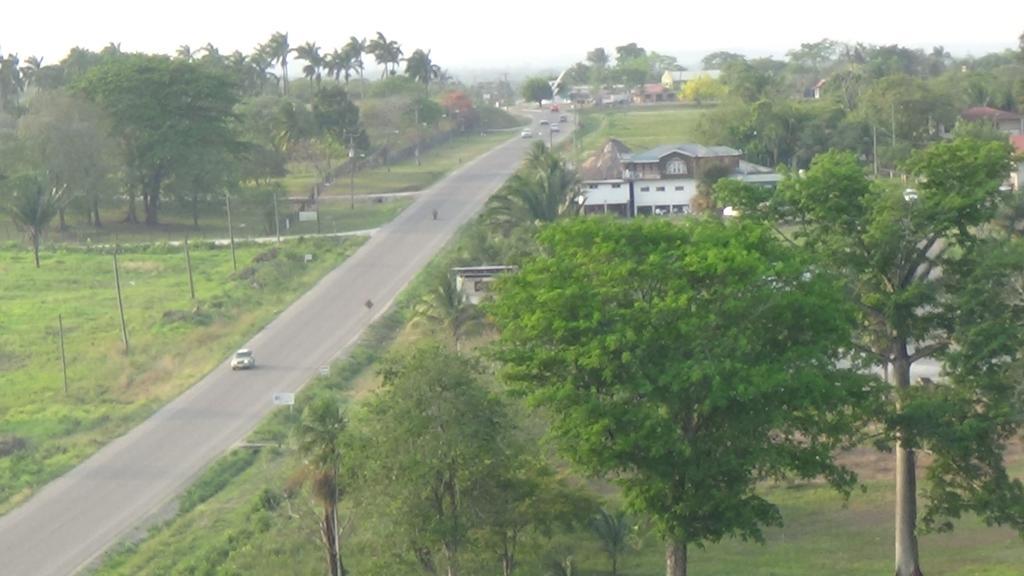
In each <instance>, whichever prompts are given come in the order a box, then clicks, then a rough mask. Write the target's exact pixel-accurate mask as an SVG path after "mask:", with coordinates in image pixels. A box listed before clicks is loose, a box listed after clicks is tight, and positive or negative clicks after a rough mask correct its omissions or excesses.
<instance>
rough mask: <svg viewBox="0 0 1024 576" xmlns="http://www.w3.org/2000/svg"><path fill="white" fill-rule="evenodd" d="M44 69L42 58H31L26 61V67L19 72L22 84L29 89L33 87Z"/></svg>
mask: <svg viewBox="0 0 1024 576" xmlns="http://www.w3.org/2000/svg"><path fill="white" fill-rule="evenodd" d="M42 69H43V59H42V58H39V57H37V56H29V57H28V58H26V59H25V65H24V66H22V67H21V68H19V72H21V78H22V82H23V83H24V86H25V88H28V87H29V86H31V85H32V82H33V80H35V78H36V75H37V74H38V73H39V71H40V70H42Z"/></svg>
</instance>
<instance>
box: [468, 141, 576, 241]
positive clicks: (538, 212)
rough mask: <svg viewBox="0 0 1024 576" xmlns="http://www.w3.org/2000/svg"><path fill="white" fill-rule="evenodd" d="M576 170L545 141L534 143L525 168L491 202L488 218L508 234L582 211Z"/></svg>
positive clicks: (487, 213)
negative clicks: (519, 228) (566, 163)
mask: <svg viewBox="0 0 1024 576" xmlns="http://www.w3.org/2000/svg"><path fill="white" fill-rule="evenodd" d="M578 194H579V181H578V178H577V176H576V173H575V171H573V170H571V169H569V168H568V167H567V166H566V165H565V162H563V161H562V159H561V158H559V157H558V156H557V155H555V154H553V153H552V152H551V151H550V150H548V149H547V147H546V146H545V145H544V143H543V142H536V143H534V145H533V147H532V148H531V149H530V153H529V154H528V156H527V158H526V160H525V161H524V163H523V167H522V168H521V169H520V170H519V171H517V172H516V173H515V174H513V175H512V177H511V178H509V179H508V180H507V181H506V182H505V184H504V185H503V186H502V187H501V189H500V190H499V191H498V193H497V194H495V195H494V196H493V197H492V198H491V199H490V200H489V201H488V202H487V208H486V210H485V217H486V218H487V219H488V220H490V221H491V223H492V224H494V225H495V226H497V227H498V228H499V229H500V230H502V231H504V232H508V231H510V230H511V229H513V228H516V227H518V226H521V225H524V224H525V225H534V224H538V223H543V222H553V221H554V220H556V219H558V218H559V217H561V216H563V215H566V214H575V213H576V211H577V210H578V209H579V205H578V203H577V201H576V200H577V198H578Z"/></svg>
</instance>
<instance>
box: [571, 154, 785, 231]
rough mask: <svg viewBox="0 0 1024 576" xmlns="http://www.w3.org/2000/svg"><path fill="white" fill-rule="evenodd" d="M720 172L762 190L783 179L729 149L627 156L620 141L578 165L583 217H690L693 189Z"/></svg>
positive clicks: (694, 192)
mask: <svg viewBox="0 0 1024 576" xmlns="http://www.w3.org/2000/svg"><path fill="white" fill-rule="evenodd" d="M712 170H717V171H720V172H724V174H725V175H724V176H723V177H725V178H734V179H736V180H740V181H743V182H748V183H750V184H755V185H760V186H775V185H776V184H777V183H778V182H779V181H780V180H781V179H782V177H781V176H780V175H779V174H777V173H775V172H774V171H773V170H771V169H770V168H766V167H764V166H759V165H757V164H753V163H751V162H747V161H746V160H743V154H742V153H741V152H740V151H739V150H735V149H733V148H729V147H727V146H701V145H700V144H669V145H665V146H659V147H657V148H653V149H651V150H646V151H643V152H638V153H631V152H630V150H629V148H628V147H626V146H625V145H624V144H623V143H622V142H620V141H618V140H614V139H612V140H609V141H608V143H607V144H605V146H604V148H603V149H602V150H601V151H600V152H599V153H598V154H596V155H595V156H593V157H591V158H589V159H588V160H587V161H585V162H584V163H583V164H582V165H581V166H580V177H581V180H582V199H583V200H582V203H583V213H584V214H618V215H619V216H625V217H634V216H644V215H652V216H653V215H669V214H688V213H690V212H691V210H692V209H693V198H694V197H695V196H696V195H697V186H698V183H699V182H700V181H701V178H702V177H704V176H705V175H706V174H707V173H708V172H709V171H712Z"/></svg>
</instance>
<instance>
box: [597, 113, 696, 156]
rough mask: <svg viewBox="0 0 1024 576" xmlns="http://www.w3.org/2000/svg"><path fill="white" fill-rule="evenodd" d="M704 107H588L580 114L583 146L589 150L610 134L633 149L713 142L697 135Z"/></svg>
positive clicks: (601, 143)
mask: <svg viewBox="0 0 1024 576" xmlns="http://www.w3.org/2000/svg"><path fill="white" fill-rule="evenodd" d="M705 110H706V108H695V107H692V106H685V107H684V106H647V107H644V106H633V107H626V108H614V109H602V108H589V109H586V110H585V111H584V112H583V113H582V114H581V116H580V118H581V121H582V123H583V132H582V136H581V141H580V145H581V149H582V151H583V153H584V154H589V153H591V152H593V151H595V150H597V149H599V148H600V147H601V146H602V145H603V144H604V143H605V141H607V140H608V139H609V138H618V139H619V140H622V142H623V143H625V144H626V145H627V146H629V147H630V148H631V149H632V150H634V151H639V150H645V149H648V148H654V147H655V146H660V145H662V144H678V143H683V142H696V143H702V144H712V143H711V142H700V141H699V139H698V138H697V122H698V121H699V120H700V117H701V115H703V114H704V112H705Z"/></svg>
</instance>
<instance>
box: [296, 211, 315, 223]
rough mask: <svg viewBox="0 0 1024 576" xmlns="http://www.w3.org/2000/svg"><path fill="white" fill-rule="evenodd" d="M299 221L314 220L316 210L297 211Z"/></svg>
mask: <svg viewBox="0 0 1024 576" xmlns="http://www.w3.org/2000/svg"><path fill="white" fill-rule="evenodd" d="M299 222H316V212H299Z"/></svg>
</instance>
